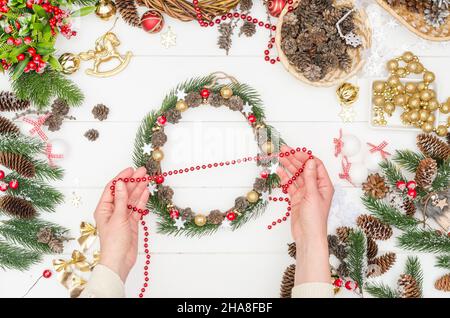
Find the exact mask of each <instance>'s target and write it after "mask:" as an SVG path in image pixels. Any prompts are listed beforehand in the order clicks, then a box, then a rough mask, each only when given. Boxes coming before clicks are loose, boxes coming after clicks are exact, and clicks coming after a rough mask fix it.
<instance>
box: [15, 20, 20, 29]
mask: <svg viewBox="0 0 450 318" xmlns="http://www.w3.org/2000/svg"><path fill="white" fill-rule="evenodd" d="M14 24H15V25H16V29H17V30H20V23H19V22H18V21H14Z"/></svg>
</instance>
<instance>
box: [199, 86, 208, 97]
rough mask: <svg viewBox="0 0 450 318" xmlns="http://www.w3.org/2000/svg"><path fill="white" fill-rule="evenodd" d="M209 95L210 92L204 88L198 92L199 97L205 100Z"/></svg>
mask: <svg viewBox="0 0 450 318" xmlns="http://www.w3.org/2000/svg"><path fill="white" fill-rule="evenodd" d="M209 94H210V92H209V89H207V88H204V89H202V90H201V91H200V95H201V96H202V97H203V98H205V99H206V98H208V97H209Z"/></svg>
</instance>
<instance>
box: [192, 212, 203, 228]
mask: <svg viewBox="0 0 450 318" xmlns="http://www.w3.org/2000/svg"><path fill="white" fill-rule="evenodd" d="M194 223H195V225H197V226H203V225H205V224H206V216H204V215H202V214H197V215H196V216H195V218H194Z"/></svg>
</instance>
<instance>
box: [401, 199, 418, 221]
mask: <svg viewBox="0 0 450 318" xmlns="http://www.w3.org/2000/svg"><path fill="white" fill-rule="evenodd" d="M402 210H403V211H405V214H406V215H407V216H411V217H413V216H414V214H416V205H415V204H414V201H413V200H411V199H405V200H404V201H403V204H402Z"/></svg>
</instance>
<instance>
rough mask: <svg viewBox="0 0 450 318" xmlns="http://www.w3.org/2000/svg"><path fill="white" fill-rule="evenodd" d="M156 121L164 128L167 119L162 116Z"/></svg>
mask: <svg viewBox="0 0 450 318" xmlns="http://www.w3.org/2000/svg"><path fill="white" fill-rule="evenodd" d="M157 120H158V124H160V125H161V126H164V125H165V124H166V123H167V118H166V116H163V115H161V116H159V117H158V119H157Z"/></svg>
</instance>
